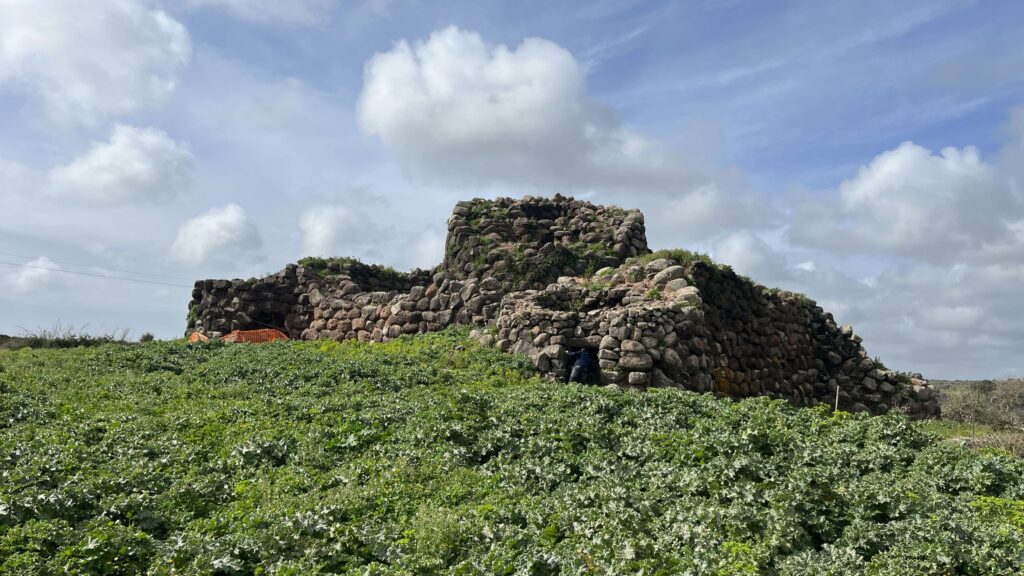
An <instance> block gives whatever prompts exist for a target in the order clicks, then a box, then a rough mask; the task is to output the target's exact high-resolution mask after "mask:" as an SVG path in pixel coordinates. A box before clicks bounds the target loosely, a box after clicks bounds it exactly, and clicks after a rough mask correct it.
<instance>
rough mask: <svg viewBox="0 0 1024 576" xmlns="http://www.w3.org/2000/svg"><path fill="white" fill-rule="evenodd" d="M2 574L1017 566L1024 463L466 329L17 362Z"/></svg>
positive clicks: (866, 420)
mask: <svg viewBox="0 0 1024 576" xmlns="http://www.w3.org/2000/svg"><path fill="white" fill-rule="evenodd" d="M0 423H2V424H0V462H2V465H0V469H2V474H3V481H2V482H0V573H5V574H63V573H73V574H140V573H148V574H172V573H175V574H316V573H324V574H328V573H329V574H433V573H452V574H632V573H638V574H677V573H691V574H787V575H797V574H801V575H812V574H815V575H817V574H899V575H901V576H906V575H912V574H1013V573H1019V572H1018V571H1019V569H1020V567H1021V566H1024V461H1022V460H1019V459H1015V458H1013V457H1010V456H1009V455H1007V454H1005V453H1003V452H999V451H995V450H982V451H972V450H969V449H966V448H963V447H960V446H956V445H952V444H949V443H944V442H941V441H940V440H939V439H938V438H937V437H934V436H931V435H929V434H926V433H924V432H922V431H921V429H920V428H918V425H917V424H914V423H912V422H910V421H908V420H907V419H905V418H903V417H900V416H891V415H888V416H879V417H869V416H867V415H865V414H857V415H853V414H849V413H843V412H840V413H836V414H834V415H833V414H828V413H826V411H824V410H820V409H798V408H794V407H792V406H790V405H789V404H788V403H786V402H783V401H776V400H770V399H767V398H753V399H747V400H743V401H738V402H735V401H731V400H726V399H716V398H715V397H713V396H712V395H709V394H697V393H693V392H689V391H685V390H679V389H675V388H660V389H658V388H652V389H650V390H649V391H648V392H647V393H642V394H641V393H634V392H627V391H619V390H609V389H605V388H602V387H582V386H576V385H564V386H559V385H552V384H550V383H548V382H545V381H543V380H541V379H540V378H538V377H536V376H534V375H533V373H532V371H531V370H530V366H529V362H528V360H527V359H526V358H525V357H523V356H515V355H511V354H505V353H501V352H499V351H498V350H496V349H494V348H487V347H481V346H478V345H476V344H472V343H471V342H470V341H469V340H468V339H467V331H466V330H464V329H454V330H452V329H450V330H447V331H444V332H439V333H434V334H428V335H421V336H415V337H406V338H399V339H396V340H393V341H391V342H386V343H383V344H375V345H369V344H364V343H359V342H346V343H340V344H339V343H336V342H287V343H277V344H270V345H265V346H246V345H225V344H220V343H211V344H204V345H197V346H187V345H185V344H183V343H180V342H171V343H167V342H155V343H148V344H133V345H118V344H110V345H103V346H97V347H90V348H75V349H69V350H33V349H24V350H19V351H0Z"/></svg>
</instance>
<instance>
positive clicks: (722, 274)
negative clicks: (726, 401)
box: [475, 252, 938, 416]
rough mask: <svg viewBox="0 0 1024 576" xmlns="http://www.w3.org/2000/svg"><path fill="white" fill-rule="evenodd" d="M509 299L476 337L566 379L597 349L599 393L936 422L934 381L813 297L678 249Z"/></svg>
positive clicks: (558, 377) (518, 294)
mask: <svg viewBox="0 0 1024 576" xmlns="http://www.w3.org/2000/svg"><path fill="white" fill-rule="evenodd" d="M677 254H679V255H680V256H678V257H676V258H671V257H668V258H655V259H653V260H650V261H647V262H644V261H643V260H642V259H641V260H639V261H636V262H631V263H627V264H626V265H624V266H621V267H619V268H615V269H612V268H608V269H604V270H600V271H598V272H597V273H596V274H595V275H594V276H592V277H589V278H577V277H563V278H560V279H559V280H558V281H557V282H555V283H552V284H551V285H549V286H547V287H545V288H544V289H541V290H527V291H521V292H517V293H513V294H510V295H508V296H507V297H506V298H505V299H504V300H503V302H502V309H501V312H500V313H499V314H498V317H497V319H496V321H495V328H496V329H495V330H494V331H490V332H488V331H478V332H476V333H475V337H476V338H477V339H478V340H480V341H482V342H484V343H486V344H492V345H494V346H497V347H498V348H499V349H501V350H506V351H510V352H516V353H522V354H526V355H527V356H529V357H530V358H531V359H532V360H533V362H534V365H535V366H536V368H537V369H538V370H540V371H541V372H544V373H546V374H549V375H550V376H551V377H553V378H555V379H559V380H562V379H564V378H565V376H566V370H567V369H568V368H569V366H568V365H567V363H566V361H565V359H566V355H567V353H568V352H569V351H570V350H573V349H580V348H591V349H593V350H596V351H597V357H598V364H599V368H600V371H599V374H598V377H599V379H600V382H601V384H603V385H607V386H614V387H623V388H633V389H645V388H647V387H650V386H656V387H664V386H672V387H679V388H685V389H688V390H693V391H697V392H713V393H715V394H718V395H722V396H730V397H748V396H770V397H773V398H779V399H786V400H788V401H789V402H791V403H792V404H795V405H799V406H814V405H817V404H820V403H825V404H828V405H834V404H835V403H836V401H837V400H838V403H839V406H840V408H842V409H845V410H851V411H855V412H861V411H871V412H873V413H876V414H882V413H885V412H888V411H889V410H891V409H894V408H895V409H899V410H901V411H904V412H906V413H908V414H911V415H915V416H937V415H938V403H937V402H936V400H935V398H934V397H933V396H932V394H931V389H930V387H929V386H928V385H927V383H926V382H925V381H924V380H922V379H920V378H911V377H910V376H908V375H903V374H898V373H896V372H893V371H890V370H887V369H886V368H885V367H884V366H882V365H880V364H879V363H877V362H876V361H874V360H872V359H870V358H869V357H868V355H867V353H866V351H865V350H864V349H863V347H862V346H861V345H860V342H861V339H860V337H858V336H856V335H854V334H853V332H852V330H851V329H850V328H849V327H839V326H837V325H836V324H835V321H834V320H833V318H832V316H831V315H830V314H828V313H826V312H824V311H823V310H822V309H821V308H820V307H818V306H816V305H815V304H814V303H813V302H812V301H810V300H808V299H807V298H806V297H804V296H802V295H799V294H794V293H790V292H784V291H774V290H768V289H767V288H764V287H763V286H759V285H757V284H755V283H753V282H752V281H750V280H748V279H745V278H741V277H739V276H737V275H736V274H735V273H733V272H732V271H731V270H730V269H728V268H723V267H718V266H715V265H713V264H709V263H706V262H703V261H700V260H696V259H694V258H692V255H688V254H686V253H683V252H677Z"/></svg>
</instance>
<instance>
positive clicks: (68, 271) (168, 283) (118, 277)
mask: <svg viewBox="0 0 1024 576" xmlns="http://www.w3.org/2000/svg"><path fill="white" fill-rule="evenodd" d="M0 264H4V265H7V266H14V267H17V268H28V269H31V270H46V271H48V272H60V273H61V274H77V275H78V276H89V277H92V278H105V279H107V280H123V281H125V282H138V283H139V284H153V285H156V286H171V287H173V288H192V286H186V285H184V284H171V283H170V282H157V281H155V280H140V279H138V278H125V277H123V276H109V275H106V274H90V273H89V272H77V271H75V270H62V269H60V268H47V267H46V266H32V265H31V264H18V263H16V262H5V261H3V260H0Z"/></svg>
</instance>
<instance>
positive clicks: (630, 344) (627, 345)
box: [621, 340, 647, 352]
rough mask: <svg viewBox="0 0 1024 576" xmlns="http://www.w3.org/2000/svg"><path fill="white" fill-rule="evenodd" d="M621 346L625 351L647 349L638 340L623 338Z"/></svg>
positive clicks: (642, 350)
mask: <svg viewBox="0 0 1024 576" xmlns="http://www.w3.org/2000/svg"><path fill="white" fill-rule="evenodd" d="M621 347H622V351H623V352H644V351H646V350H647V348H646V347H645V346H644V345H643V344H641V343H640V342H637V341H636V340H623V341H622V344H621Z"/></svg>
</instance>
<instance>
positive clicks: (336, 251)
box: [299, 205, 365, 256]
mask: <svg viewBox="0 0 1024 576" xmlns="http://www.w3.org/2000/svg"><path fill="white" fill-rule="evenodd" d="M299 229H300V230H301V231H302V249H303V251H304V254H306V255H307V256H338V255H351V254H354V253H355V250H354V246H353V245H354V244H362V238H361V237H362V236H363V233H364V232H365V230H363V226H362V222H361V219H360V218H359V217H358V216H357V215H356V213H355V212H354V211H352V210H350V209H348V208H346V207H344V206H338V205H322V206H314V207H312V208H309V209H307V210H306V211H305V212H303V213H302V216H301V217H300V218H299Z"/></svg>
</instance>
